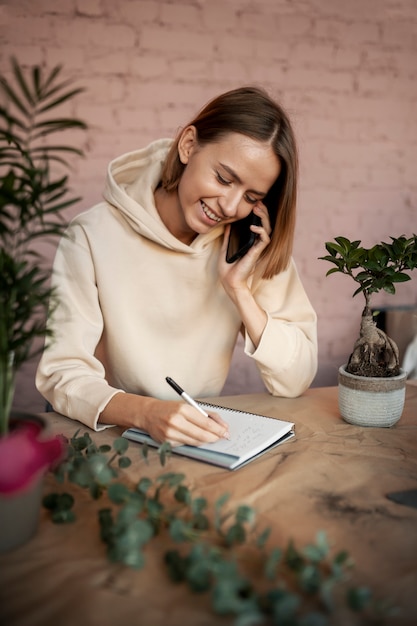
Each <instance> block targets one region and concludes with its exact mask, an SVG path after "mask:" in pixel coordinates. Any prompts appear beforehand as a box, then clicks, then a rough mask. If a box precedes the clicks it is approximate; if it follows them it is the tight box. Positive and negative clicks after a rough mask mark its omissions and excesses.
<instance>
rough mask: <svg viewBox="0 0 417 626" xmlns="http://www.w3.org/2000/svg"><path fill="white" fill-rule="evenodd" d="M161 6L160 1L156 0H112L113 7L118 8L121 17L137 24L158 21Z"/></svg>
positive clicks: (127, 21)
mask: <svg viewBox="0 0 417 626" xmlns="http://www.w3.org/2000/svg"><path fill="white" fill-rule="evenodd" d="M160 6H161V3H160V2H154V1H144V0H124V1H123V2H112V0H110V7H111V9H112V10H113V11H116V10H117V13H118V15H119V17H120V19H121V20H123V21H125V23H128V24H133V25H135V26H140V25H143V24H147V23H152V22H156V20H157V18H158V15H159V12H160Z"/></svg>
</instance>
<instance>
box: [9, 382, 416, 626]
mask: <svg viewBox="0 0 417 626" xmlns="http://www.w3.org/2000/svg"><path fill="white" fill-rule="evenodd" d="M210 401H212V402H217V403H219V404H223V405H225V406H230V407H234V408H237V409H245V410H248V411H251V412H255V413H262V414H264V415H268V416H271V417H277V418H281V419H289V420H290V421H293V422H295V425H296V437H295V438H294V439H292V440H291V441H289V442H287V443H285V444H284V445H282V446H279V447H278V448H275V449H274V450H272V451H270V452H269V453H267V454H266V455H264V456H262V457H261V458H259V459H257V460H256V461H254V462H253V463H250V464H249V465H247V466H245V467H242V468H241V469H238V470H237V471H235V472H230V471H227V470H222V469H220V468H217V467H214V466H211V465H207V464H204V463H199V462H197V461H193V460H190V459H184V458H181V457H178V456H173V457H171V458H170V459H169V460H168V464H167V465H166V466H165V468H163V469H162V468H161V466H160V463H159V459H158V457H157V455H156V454H154V453H153V454H151V458H150V462H149V465H146V464H144V462H143V460H141V457H140V454H139V451H138V450H136V446H137V445H138V444H130V447H129V456H130V457H131V458H132V460H133V464H132V465H131V467H130V468H129V469H128V470H126V479H127V480H133V481H135V482H137V481H138V480H139V478H140V477H141V476H143V475H147V476H149V477H151V478H152V477H155V476H157V475H158V474H160V473H161V472H162V471H164V472H166V471H173V472H184V473H185V474H186V475H187V484H189V485H190V486H192V487H193V489H194V490H195V492H197V493H199V494H200V495H201V496H204V497H205V498H207V499H208V500H209V501H210V502H212V501H214V500H215V499H217V498H218V497H219V495H221V494H222V493H225V492H227V493H229V494H231V496H232V498H231V503H232V504H233V505H238V504H248V505H251V506H253V507H254V508H255V509H256V511H257V512H258V519H259V523H260V524H261V526H262V527H267V526H270V527H271V528H272V535H271V538H270V541H271V542H272V545H278V546H281V547H284V545H286V544H287V541H288V540H289V538H293V539H294V540H295V542H296V544H297V546H300V547H302V546H304V545H306V544H308V543H310V542H312V541H313V540H314V538H315V535H316V533H317V531H318V530H324V531H325V532H326V533H327V537H328V540H329V542H330V543H331V545H332V546H334V549H335V550H340V549H346V550H348V551H349V553H350V555H351V556H352V557H353V559H354V561H355V568H354V572H353V578H352V581H353V582H354V583H355V584H363V585H367V586H369V587H370V588H371V589H372V590H373V591H374V592H375V594H376V595H377V596H379V597H381V598H384V599H388V598H389V599H391V600H392V602H393V603H394V604H395V605H397V606H398V607H400V613H399V614H398V615H397V616H396V617H392V618H390V619H389V620H388V621H387V623H388V624H392V625H401V626H405V625H410V626H411V625H415V624H417V509H415V508H411V507H407V506H404V505H400V504H396V503H394V502H392V501H391V500H389V499H387V498H386V494H387V493H388V492H392V491H400V490H405V489H412V488H416V487H417V386H414V385H412V384H408V385H407V397H406V406H405V410H404V414H403V416H402V418H401V420H400V421H399V422H398V423H397V424H396V425H395V426H394V427H393V428H391V429H383V428H375V429H374V428H363V427H356V426H351V425H349V424H347V423H345V422H343V421H342V420H341V418H340V416H339V412H338V406H337V388H336V387H329V388H322V389H317V388H316V389H310V390H308V391H307V392H306V393H305V394H304V395H303V396H302V397H300V398H297V399H293V400H287V399H282V398H274V397H272V396H269V395H268V394H252V395H242V396H235V397H232V396H229V397H222V398H215V399H210ZM47 417H48V420H49V421H50V424H51V429H52V431H53V432H56V433H59V432H61V433H64V434H65V435H67V436H72V435H73V434H74V432H75V431H76V429H77V428H79V424H78V423H75V422H73V421H71V420H69V419H67V418H64V417H62V416H59V415H56V414H47ZM120 433H121V430H120V429H118V428H111V429H107V430H106V431H103V432H100V433H92V436H93V438H94V440H95V441H97V442H100V443H101V442H103V443H104V442H111V441H112V440H113V439H114V438H115V437H117V436H119V435H120ZM45 482H46V484H45V492H50V491H52V490H57V485H56V483H55V480H54V478H53V477H52V476H50V475H49V476H47V478H46V481H45ZM65 490H67V491H71V490H73V491H74V490H76V488H75V487H73V486H70V487H69V488H67V487H66V488H65ZM95 504H96V503H92V501H91V500H90V498H89V496H88V495H87V494H86V493H85V492H83V491H78V496H77V504H76V512H77V516H78V521H77V522H76V523H75V524H69V525H65V526H62V525H61V526H58V525H54V524H52V522H51V521H50V519H49V517H48V514H47V512H46V511H43V512H42V516H41V520H40V526H39V530H38V533H37V534H36V536H35V537H34V538H33V539H32V540H31V541H30V542H29V543H27V544H26V545H25V546H23V547H21V548H19V549H18V550H15V551H14V552H11V553H9V554H6V555H3V556H2V557H0V623H1V624H4V625H5V626H6V625H7V626H26V625H27V626H52V624H54V625H59V626H70V625H71V626H74V625H75V626H90V625H92V626H94V625H96V624H97V625H100V626H114V625H116V624H120V625H123V626H131V625H132V626H133V625H134V624H135V625H136V624H138V625H140V626H212V625H213V624H231V623H232V621H231V620H227V619H225V618H219V617H217V616H215V615H214V614H213V613H212V612H211V609H210V605H209V601H208V598H207V597H205V596H203V595H196V594H191V593H190V592H189V591H188V590H187V589H186V588H185V586H182V585H174V584H172V583H171V582H169V581H168V580H167V576H166V572H165V569H164V567H163V566H162V565H161V559H162V554H163V546H162V545H160V544H158V542H157V541H156V542H154V543H152V544H150V545H151V546H152V547H150V549H149V553H147V557H146V558H147V565H146V567H145V568H144V569H143V570H140V571H135V570H131V569H129V568H126V567H123V566H121V565H115V564H111V563H109V562H108V561H107V559H106V556H105V547H104V545H103V544H102V543H101V542H100V539H99V536H98V524H97V518H96V511H97V506H95ZM330 623H332V624H335V625H336V626H341V625H342V624H346V626H351V625H353V624H357V623H358V624H359V622H355V621H354V619H353V617H350V618H349V619H347V620H346V618H345V617H342V616H338V613H337V612H336V614H335V616H334V617H333V618H331V620H330Z"/></svg>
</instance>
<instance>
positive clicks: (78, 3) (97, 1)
mask: <svg viewBox="0 0 417 626" xmlns="http://www.w3.org/2000/svg"><path fill="white" fill-rule="evenodd" d="M75 8H76V12H77V13H78V15H87V16H89V17H98V16H100V15H103V5H102V1H101V0H75Z"/></svg>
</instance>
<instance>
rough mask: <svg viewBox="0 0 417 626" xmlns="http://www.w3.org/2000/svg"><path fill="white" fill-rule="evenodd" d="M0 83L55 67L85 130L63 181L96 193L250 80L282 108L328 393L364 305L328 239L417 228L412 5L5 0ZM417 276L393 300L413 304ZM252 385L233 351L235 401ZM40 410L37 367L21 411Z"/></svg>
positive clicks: (299, 244) (376, 1) (302, 262)
mask: <svg viewBox="0 0 417 626" xmlns="http://www.w3.org/2000/svg"><path fill="white" fill-rule="evenodd" d="M0 23H1V32H0V36H1V62H0V63H1V67H0V69H1V71H2V72H4V71H7V67H8V65H7V62H8V61H7V60H8V57H9V56H10V55H11V54H14V55H16V56H17V57H18V58H19V60H20V61H21V62H23V63H25V64H31V63H35V62H41V63H44V64H47V65H48V66H52V65H54V64H56V63H62V64H64V66H65V68H66V72H67V74H69V75H71V76H74V77H76V78H77V79H78V81H79V84H81V85H84V86H85V87H87V91H86V93H85V95H83V96H82V97H81V98H80V99H79V101H78V104H77V107H76V110H75V112H76V113H77V114H78V115H80V116H81V117H83V118H84V119H86V121H88V123H89V125H90V130H89V133H88V140H87V142H86V148H87V149H88V158H87V159H86V160H85V161H83V162H82V163H78V164H77V167H76V171H75V172H74V175H73V178H72V183H73V186H74V188H75V190H76V192H77V193H81V195H82V196H83V198H84V199H83V202H82V203H81V204H80V205H79V206H78V207H77V208H76V211H73V213H74V212H78V211H80V210H82V209H84V208H86V207H88V206H89V205H91V204H93V203H95V202H96V201H97V200H98V199H99V198H100V194H101V189H102V185H103V178H104V174H105V168H106V165H107V162H108V160H109V159H111V158H113V157H114V156H116V155H118V154H119V153H121V152H124V151H128V150H132V149H135V148H137V147H140V146H142V145H144V144H146V143H147V142H148V141H150V140H152V139H154V138H157V137H160V136H171V135H172V134H174V133H175V132H176V130H177V128H178V126H179V125H181V124H183V123H184V122H185V121H187V119H188V118H189V116H191V115H192V114H193V113H194V112H195V111H196V110H197V109H198V108H200V106H201V105H202V104H204V103H205V101H206V100H208V99H209V98H211V97H213V96H214V95H216V94H218V93H219V92H221V91H224V90H226V89H229V88H233V87H236V86H239V85H242V84H247V83H258V84H260V85H263V86H265V87H266V88H267V89H268V90H269V91H270V92H271V93H272V94H273V95H274V96H276V97H278V98H279V99H281V101H282V102H283V104H284V105H285V106H286V107H287V108H288V110H289V112H290V114H291V116H292V119H293V121H294V124H295V128H296V132H297V136H298V140H299V147H300V160H301V181H300V199H299V217H298V228H297V239H296V244H295V258H296V261H297V264H298V268H299V271H300V274H301V276H302V278H303V281H304V284H305V286H306V289H307V291H308V293H309V295H310V297H311V300H312V302H313V304H314V306H315V308H316V310H317V313H318V316H319V339H320V370H319V374H318V376H317V379H316V381H315V384H316V385H327V384H335V381H336V371H337V366H338V365H339V364H341V363H342V362H344V361H345V360H346V358H347V356H348V355H349V352H350V349H351V346H352V342H353V337H354V335H355V334H356V332H357V328H358V319H359V314H360V310H361V308H362V301H361V300H360V299H359V298H355V299H354V300H353V301H352V300H351V294H352V287H351V285H350V284H349V281H347V279H344V278H343V277H341V276H334V277H330V278H327V279H325V277H324V275H325V272H326V270H327V269H328V267H327V266H326V264H325V263H324V262H323V261H318V260H317V257H318V256H320V255H322V254H324V253H325V250H324V242H325V241H326V240H328V239H330V238H333V237H334V236H336V235H340V234H343V235H346V236H349V237H354V238H359V239H362V240H363V241H364V242H365V243H366V244H369V245H370V244H372V243H373V242H376V241H379V240H381V239H387V238H389V236H390V235H399V234H402V233H407V234H408V233H411V232H412V231H413V230H414V231H417V122H416V111H417V3H416V2H415V0H349V2H346V0H252V1H251V0H246V1H243V0H229V1H227V0H175V1H172V2H170V1H167V0H166V1H162V0H147V1H142V0H58V1H57V0H2V1H1V3H0ZM416 284H417V283H416V279H415V278H414V280H413V281H412V282H411V283H408V284H407V285H404V286H403V287H402V288H401V289H398V294H397V296H395V297H394V298H393V297H388V298H385V299H384V297H381V298H380V303H383V302H384V301H385V302H386V303H388V304H391V305H393V304H398V305H404V304H412V303H416V301H417V288H416ZM240 380H243V381H244V384H245V387H244V389H248V388H253V389H257V388H259V383H258V382H257V380H256V376H255V374H254V372H253V371H252V370H251V369H250V368H249V369H245V368H244V367H243V365H242V361H241V358H240V357H239V354H237V358H236V364H235V366H234V371H233V375H232V377H231V379H230V381H229V384H228V387H227V390H228V391H239V390H240V389H241V388H242V387H240V386H239V381H240ZM34 402H35V403H36V402H38V403H39V398H38V397H37V396H36V393H35V392H34V390H33V365H32V366H28V367H26V368H24V371H22V373H21V375H20V377H19V388H18V394H17V404H18V405H19V406H29V404H30V403H34Z"/></svg>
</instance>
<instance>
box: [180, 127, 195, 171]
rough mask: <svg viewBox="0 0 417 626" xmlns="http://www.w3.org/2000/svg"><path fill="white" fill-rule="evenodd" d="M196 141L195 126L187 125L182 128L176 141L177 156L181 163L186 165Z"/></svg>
mask: <svg viewBox="0 0 417 626" xmlns="http://www.w3.org/2000/svg"><path fill="white" fill-rule="evenodd" d="M197 143H198V142H197V129H196V127H195V126H187V127H186V128H184V130H183V131H182V133H181V136H180V138H179V141H178V156H179V158H180V161H181V163H182V164H183V165H187V163H188V160H189V158H190V156H191V154H192V152H193V150H194V148H195V147H196V145H197Z"/></svg>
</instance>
